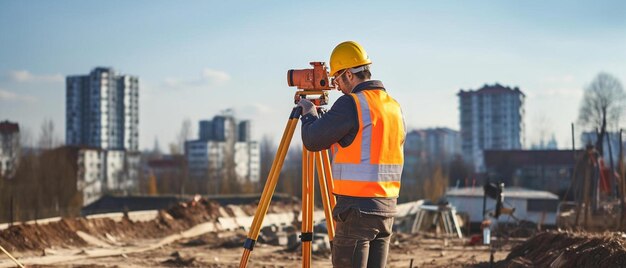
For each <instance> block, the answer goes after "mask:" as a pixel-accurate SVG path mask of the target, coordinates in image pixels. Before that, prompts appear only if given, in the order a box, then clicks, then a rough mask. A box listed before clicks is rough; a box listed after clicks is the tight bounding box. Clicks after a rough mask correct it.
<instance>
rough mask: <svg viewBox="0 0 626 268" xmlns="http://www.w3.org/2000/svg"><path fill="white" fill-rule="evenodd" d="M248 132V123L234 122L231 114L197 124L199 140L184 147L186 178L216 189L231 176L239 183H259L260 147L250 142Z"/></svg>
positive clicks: (254, 142)
mask: <svg viewBox="0 0 626 268" xmlns="http://www.w3.org/2000/svg"><path fill="white" fill-rule="evenodd" d="M250 128H251V127H250V121H247V120H243V121H240V122H237V120H236V119H235V117H234V116H233V115H232V114H222V115H217V116H215V117H213V119H212V120H202V121H200V123H199V133H198V134H199V135H198V136H199V137H198V139H197V140H190V141H187V142H186V143H185V158H186V160H187V167H188V174H189V177H190V178H191V179H195V180H210V181H211V182H210V183H209V185H213V186H210V187H214V188H215V189H219V182H220V181H222V179H223V178H226V177H231V176H235V177H236V178H235V179H236V180H237V181H238V182H240V183H242V182H253V183H254V182H258V181H259V177H260V146H259V143H258V142H257V141H253V140H251V138H250ZM229 169H230V170H229Z"/></svg>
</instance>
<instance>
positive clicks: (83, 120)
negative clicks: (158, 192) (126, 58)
mask: <svg viewBox="0 0 626 268" xmlns="http://www.w3.org/2000/svg"><path fill="white" fill-rule="evenodd" d="M65 122H66V132H65V140H66V144H67V145H75V146H90V147H95V148H101V149H105V150H126V151H131V152H136V151H138V149H139V142H138V141H139V79H138V78H137V77H136V76H129V75H117V74H116V73H115V71H114V70H113V69H112V68H103V67H98V68H95V69H93V70H92V71H91V73H89V74H88V75H74V76H68V77H67V78H66V121H65Z"/></svg>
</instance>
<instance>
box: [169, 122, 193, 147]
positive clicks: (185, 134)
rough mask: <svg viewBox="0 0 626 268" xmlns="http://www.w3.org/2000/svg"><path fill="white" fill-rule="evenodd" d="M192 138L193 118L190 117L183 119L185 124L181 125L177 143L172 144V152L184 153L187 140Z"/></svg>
mask: <svg viewBox="0 0 626 268" xmlns="http://www.w3.org/2000/svg"><path fill="white" fill-rule="evenodd" d="M190 139H191V120H189V118H185V120H183V124H182V125H181V126H180V132H178V136H177V137H176V143H175V144H170V148H169V149H170V154H173V155H176V154H184V153H185V142H186V141H188V140H190Z"/></svg>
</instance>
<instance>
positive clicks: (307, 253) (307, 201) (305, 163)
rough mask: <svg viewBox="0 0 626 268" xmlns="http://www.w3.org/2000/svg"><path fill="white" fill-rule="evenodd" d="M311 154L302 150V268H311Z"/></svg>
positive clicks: (312, 162) (312, 192)
mask: <svg viewBox="0 0 626 268" xmlns="http://www.w3.org/2000/svg"><path fill="white" fill-rule="evenodd" d="M314 160H315V159H314V158H313V154H312V153H311V152H309V151H307V150H306V148H304V146H303V148H302V235H301V236H300V239H301V241H302V267H307V268H308V267H311V242H312V241H313V210H314V207H315V206H314V203H313V202H314V189H315V188H314V185H313V175H314V174H313V171H314V170H313V165H314Z"/></svg>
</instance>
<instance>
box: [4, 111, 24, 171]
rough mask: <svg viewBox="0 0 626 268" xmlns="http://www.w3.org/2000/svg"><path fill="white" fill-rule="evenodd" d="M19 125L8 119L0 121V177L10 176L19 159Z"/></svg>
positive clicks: (15, 168)
mask: <svg viewBox="0 0 626 268" xmlns="http://www.w3.org/2000/svg"><path fill="white" fill-rule="evenodd" d="M20 148H21V146H20V127H19V125H18V124H17V123H12V122H9V121H2V122H0V178H12V177H13V176H14V175H15V171H16V170H17V165H18V163H19V159H20V154H21V150H20Z"/></svg>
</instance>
